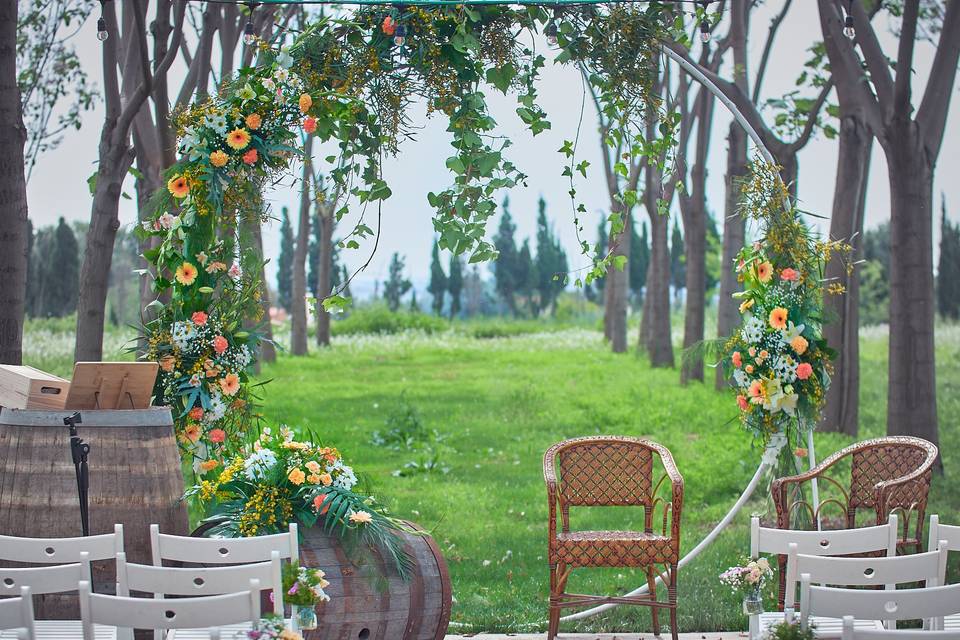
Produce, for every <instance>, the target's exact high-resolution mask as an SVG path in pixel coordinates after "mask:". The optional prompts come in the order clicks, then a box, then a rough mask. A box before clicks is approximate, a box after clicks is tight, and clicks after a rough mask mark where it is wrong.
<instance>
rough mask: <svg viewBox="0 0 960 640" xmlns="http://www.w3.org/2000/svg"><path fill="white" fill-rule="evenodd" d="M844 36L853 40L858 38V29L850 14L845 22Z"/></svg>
mask: <svg viewBox="0 0 960 640" xmlns="http://www.w3.org/2000/svg"><path fill="white" fill-rule="evenodd" d="M843 35H845V36H847V37H848V38H850V39H851V40H853V39H854V38H856V37H857V29H856V27H854V26H853V16H852V15H850V14H849V13H848V14H847V17H846V18H845V19H844V21H843Z"/></svg>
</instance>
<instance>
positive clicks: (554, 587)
mask: <svg viewBox="0 0 960 640" xmlns="http://www.w3.org/2000/svg"><path fill="white" fill-rule="evenodd" d="M558 571H559V568H558V567H557V565H553V564H551V565H550V615H549V623H548V626H547V640H553V639H554V638H556V637H557V634H558V633H559V632H560V606H559V605H558V604H555V602H557V601H558V600H559V597H560V594H561V593H562V592H563V591H562V588H560V584H559V583H560V581H559V576H558V575H557V574H558Z"/></svg>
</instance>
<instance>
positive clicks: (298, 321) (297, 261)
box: [290, 136, 313, 356]
mask: <svg viewBox="0 0 960 640" xmlns="http://www.w3.org/2000/svg"><path fill="white" fill-rule="evenodd" d="M312 156H313V136H307V141H306V143H305V144H304V145H303V177H302V180H301V186H300V219H299V223H298V225H297V245H296V248H295V249H294V251H293V300H291V301H290V307H291V310H290V314H291V318H290V332H291V336H290V342H291V346H290V350H291V352H292V353H293V355H295V356H305V355H307V245H308V243H309V242H310V210H311V206H310V204H311V199H310V183H311V182H312V180H313V162H312V161H311V159H312Z"/></svg>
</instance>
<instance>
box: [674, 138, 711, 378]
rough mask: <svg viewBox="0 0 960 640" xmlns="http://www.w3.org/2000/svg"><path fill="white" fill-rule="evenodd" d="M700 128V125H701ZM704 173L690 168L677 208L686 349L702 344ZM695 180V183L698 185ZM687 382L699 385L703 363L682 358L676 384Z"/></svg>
mask: <svg viewBox="0 0 960 640" xmlns="http://www.w3.org/2000/svg"><path fill="white" fill-rule="evenodd" d="M701 126H702V125H701ZM705 178H706V172H705V170H704V167H703V165H702V164H700V163H698V164H697V165H695V166H694V168H693V174H692V182H693V195H692V196H691V197H690V198H685V200H688V202H687V204H686V206H681V207H680V212H681V215H682V217H683V240H684V247H685V248H686V253H687V261H686V267H687V273H686V280H685V283H684V286H685V287H686V289H687V308H686V312H685V314H684V319H683V348H684V349H685V350H686V349H690V348H691V347H693V346H694V345H696V344H698V343H700V342H702V341H703V325H704V304H705V299H706V288H707V271H706V251H707V246H706V245H707V238H706V235H707V231H706V216H707V212H706V202H705V201H704V199H703V198H702V197H701V196H702V195H703V190H702V189H703V186H704V181H705ZM698 181H699V182H698ZM690 380H699V381H701V382H703V360H702V359H701V358H689V359H688V358H687V357H686V356H684V362H683V366H682V368H681V370H680V383H681V384H686V383H687V382H688V381H690Z"/></svg>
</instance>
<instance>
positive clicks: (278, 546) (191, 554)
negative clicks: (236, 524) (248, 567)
mask: <svg viewBox="0 0 960 640" xmlns="http://www.w3.org/2000/svg"><path fill="white" fill-rule="evenodd" d="M150 543H151V547H152V552H153V564H154V565H156V566H161V565H162V564H163V561H164V560H172V561H176V562H195V563H199V564H242V563H251V562H270V557H271V555H272V554H273V552H274V551H276V552H277V553H279V554H280V558H281V559H289V560H290V561H291V562H297V561H298V560H299V557H300V547H299V541H298V537H297V524H296V523H295V522H291V523H290V530H289V531H288V532H287V533H275V534H273V535H268V536H255V537H252V538H193V537H190V536H173V535H169V534H166V533H160V527H159V526H158V525H155V524H152V525H150Z"/></svg>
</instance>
